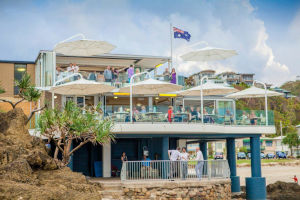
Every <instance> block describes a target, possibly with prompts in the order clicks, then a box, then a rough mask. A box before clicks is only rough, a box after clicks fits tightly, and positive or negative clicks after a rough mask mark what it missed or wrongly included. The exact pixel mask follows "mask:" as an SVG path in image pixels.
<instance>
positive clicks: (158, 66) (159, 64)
mask: <svg viewBox="0 0 300 200" xmlns="http://www.w3.org/2000/svg"><path fill="white" fill-rule="evenodd" d="M162 65H163V64H158V65H156V66H155V67H156V68H157V67H160V66H162Z"/></svg>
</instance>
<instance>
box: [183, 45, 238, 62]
mask: <svg viewBox="0 0 300 200" xmlns="http://www.w3.org/2000/svg"><path fill="white" fill-rule="evenodd" d="M235 55H237V52H236V51H235V50H229V49H220V48H213V47H205V48H203V49H200V50H197V51H191V52H189V53H186V54H184V55H182V56H181V58H182V59H183V60H184V61H202V62H205V61H215V60H224V59H226V58H230V57H232V56H235Z"/></svg>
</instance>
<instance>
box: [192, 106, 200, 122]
mask: <svg viewBox="0 0 300 200" xmlns="http://www.w3.org/2000/svg"><path fill="white" fill-rule="evenodd" d="M190 119H191V120H193V119H196V120H198V119H199V118H198V113H197V111H196V110H195V109H194V107H193V106H191V116H190Z"/></svg>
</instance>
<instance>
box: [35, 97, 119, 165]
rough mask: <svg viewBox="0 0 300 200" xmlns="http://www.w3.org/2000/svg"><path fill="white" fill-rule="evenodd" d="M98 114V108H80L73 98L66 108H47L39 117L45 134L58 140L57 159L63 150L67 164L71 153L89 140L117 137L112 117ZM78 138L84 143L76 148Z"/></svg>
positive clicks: (108, 140)
mask: <svg viewBox="0 0 300 200" xmlns="http://www.w3.org/2000/svg"><path fill="white" fill-rule="evenodd" d="M98 116H99V115H96V114H95V112H94V111H91V110H83V109H82V108H79V107H78V106H77V105H76V104H75V103H74V102H72V101H68V102H67V103H66V104H65V107H64V109H63V110H62V111H59V110H57V109H49V108H46V109H45V110H44V111H43V112H42V113H41V115H40V117H39V119H38V129H39V130H40V131H41V134H42V135H43V136H46V137H47V138H48V139H49V140H52V141H54V143H55V145H56V150H55V153H54V159H56V160H57V155H58V152H59V151H60V152H61V154H62V164H63V165H64V166H66V165H67V164H68V163H69V160H70V157H71V155H72V154H73V153H74V152H75V151H77V150H78V149H79V148H80V147H82V146H83V145H85V144H86V143H88V142H92V143H93V144H96V143H98V144H101V145H103V144H105V143H108V142H110V141H111V140H114V135H113V134H112V132H111V130H112V127H113V123H112V121H111V120H110V119H109V118H104V119H99V117H98ZM74 140H76V141H80V143H79V145H78V146H76V147H75V148H73V149H72V148H71V145H72V142H73V141H74Z"/></svg>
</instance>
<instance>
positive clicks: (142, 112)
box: [140, 106, 147, 114]
mask: <svg viewBox="0 0 300 200" xmlns="http://www.w3.org/2000/svg"><path fill="white" fill-rule="evenodd" d="M140 113H141V114H146V113H147V110H146V107H145V106H142V109H141V112H140Z"/></svg>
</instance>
